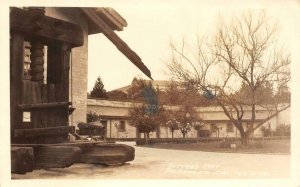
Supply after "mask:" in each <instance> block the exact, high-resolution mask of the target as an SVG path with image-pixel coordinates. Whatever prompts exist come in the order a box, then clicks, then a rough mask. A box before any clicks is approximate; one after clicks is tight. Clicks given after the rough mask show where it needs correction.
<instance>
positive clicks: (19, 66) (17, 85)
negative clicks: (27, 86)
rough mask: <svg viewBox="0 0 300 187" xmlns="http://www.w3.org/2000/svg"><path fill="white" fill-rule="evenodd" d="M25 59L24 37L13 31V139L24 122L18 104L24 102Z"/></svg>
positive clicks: (11, 59)
mask: <svg viewBox="0 0 300 187" xmlns="http://www.w3.org/2000/svg"><path fill="white" fill-rule="evenodd" d="M23 61H24V37H23V35H22V34H20V33H17V32H12V33H11V40H10V114H11V115H10V123H11V133H12V136H11V139H12V140H13V139H14V137H13V132H14V129H15V128H16V127H17V126H20V125H21V123H22V112H21V111H20V110H18V105H19V104H21V102H22V79H23V68H24V66H23Z"/></svg>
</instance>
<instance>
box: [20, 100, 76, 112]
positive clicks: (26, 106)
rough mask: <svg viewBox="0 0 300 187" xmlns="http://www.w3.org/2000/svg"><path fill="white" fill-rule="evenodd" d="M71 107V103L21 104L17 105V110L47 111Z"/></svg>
mask: <svg viewBox="0 0 300 187" xmlns="http://www.w3.org/2000/svg"><path fill="white" fill-rule="evenodd" d="M69 105H72V102H55V103H36V104H22V105H18V109H21V110H32V109H43V108H44V109H48V108H54V107H62V106H63V107H65V106H69Z"/></svg>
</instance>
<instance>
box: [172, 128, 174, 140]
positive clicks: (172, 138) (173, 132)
mask: <svg viewBox="0 0 300 187" xmlns="http://www.w3.org/2000/svg"><path fill="white" fill-rule="evenodd" d="M173 137H174V131H173V130H172V139H173Z"/></svg>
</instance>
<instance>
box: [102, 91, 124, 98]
mask: <svg viewBox="0 0 300 187" xmlns="http://www.w3.org/2000/svg"><path fill="white" fill-rule="evenodd" d="M106 95H107V97H108V98H109V99H114V100H127V99H128V98H127V94H126V93H125V92H123V91H119V90H113V91H110V92H107V93H106Z"/></svg>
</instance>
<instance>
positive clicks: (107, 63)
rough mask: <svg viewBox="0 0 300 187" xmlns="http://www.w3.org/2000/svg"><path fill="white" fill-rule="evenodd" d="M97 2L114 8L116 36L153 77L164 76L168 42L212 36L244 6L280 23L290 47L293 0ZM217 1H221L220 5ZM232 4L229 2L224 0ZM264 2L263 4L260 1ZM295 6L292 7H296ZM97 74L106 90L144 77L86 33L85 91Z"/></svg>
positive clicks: (103, 40)
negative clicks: (118, 23) (121, 22)
mask: <svg viewBox="0 0 300 187" xmlns="http://www.w3.org/2000/svg"><path fill="white" fill-rule="evenodd" d="M188 2H189V3H187V1H182V0H178V1H170V0H165V1H162V0H153V1H138V0H129V1H117V0H115V1H101V3H102V5H103V6H106V7H112V8H114V9H115V10H116V11H117V12H118V13H119V14H120V15H121V16H122V17H124V18H125V19H126V21H127V23H128V26H127V27H125V28H124V31H120V32H117V34H118V35H119V36H120V37H121V38H122V39H123V40H124V41H125V42H126V43H127V44H128V45H129V47H130V48H131V49H132V50H134V51H135V52H136V53H137V54H138V55H139V56H140V57H141V58H142V60H143V62H144V64H145V65H146V66H147V67H148V68H149V69H150V71H151V74H152V77H153V79H154V80H168V79H170V75H169V74H168V69H167V67H166V62H167V59H168V58H169V57H170V45H169V44H170V41H174V42H175V43H179V42H180V41H181V40H182V38H185V39H186V38H187V39H191V38H193V37H195V36H196V35H197V34H200V35H206V36H208V37H210V36H213V34H214V32H215V28H216V27H217V24H218V21H219V20H218V19H220V18H225V19H227V18H230V17H231V16H233V15H239V14H240V13H241V12H243V11H246V10H248V9H249V8H250V9H266V11H267V13H268V14H269V15H270V16H271V17H272V18H273V19H277V20H278V22H279V25H280V29H281V30H280V31H281V32H280V38H281V39H282V41H284V42H283V43H284V45H285V46H287V47H288V48H290V41H291V40H292V37H293V35H292V34H291V33H292V32H291V31H293V30H294V28H293V24H294V23H295V20H294V19H295V18H296V16H295V15H297V16H298V15H299V14H298V13H297V11H296V10H297V9H295V5H297V3H296V4H295V2H294V1H285V2H283V1H275V2H276V3H275V2H273V3H270V2H269V3H268V1H261V2H260V3H253V2H256V1H253V2H252V3H243V4H241V3H238V1H235V3H233V4H232V3H226V2H225V3H224V1H212V2H210V3H207V2H205V1H196V0H190V1H188ZM222 2H223V3H222ZM230 2H233V1H230ZM264 2H265V3H264ZM296 7H297V6H296ZM98 76H101V78H102V80H103V83H104V86H105V88H106V90H112V89H116V88H119V87H123V86H126V85H129V84H130V83H131V81H132V79H133V77H134V76H140V77H142V78H145V79H148V78H147V77H146V76H144V75H143V73H142V72H141V71H140V70H139V69H138V68H136V67H135V66H134V65H133V64H132V63H131V62H130V61H129V60H128V59H127V58H126V57H125V56H124V55H123V54H122V53H121V52H119V51H118V50H117V48H116V47H115V46H114V45H113V44H112V43H111V42H110V41H109V40H108V39H107V38H106V37H105V36H104V35H103V34H95V35H90V36H89V62H88V91H90V90H91V89H92V88H93V85H94V83H95V80H96V78H97V77H98Z"/></svg>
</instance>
